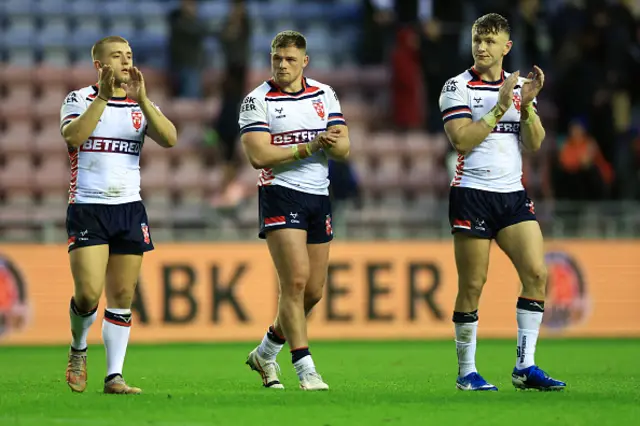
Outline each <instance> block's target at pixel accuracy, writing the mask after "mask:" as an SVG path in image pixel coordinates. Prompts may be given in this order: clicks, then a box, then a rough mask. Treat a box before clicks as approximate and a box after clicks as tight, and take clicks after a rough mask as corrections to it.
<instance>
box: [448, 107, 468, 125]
mask: <svg viewBox="0 0 640 426" xmlns="http://www.w3.org/2000/svg"><path fill="white" fill-rule="evenodd" d="M472 117H473V116H472V115H471V108H469V107H468V106H467V105H458V106H454V107H451V108H447V109H445V110H444V111H442V120H443V121H444V122H445V123H446V122H447V121H449V120H454V119H456V118H472Z"/></svg>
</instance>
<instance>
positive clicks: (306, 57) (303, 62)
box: [302, 55, 309, 68]
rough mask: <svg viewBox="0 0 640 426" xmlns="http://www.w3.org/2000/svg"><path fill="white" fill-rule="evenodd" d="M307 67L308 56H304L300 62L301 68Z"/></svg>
mask: <svg viewBox="0 0 640 426" xmlns="http://www.w3.org/2000/svg"><path fill="white" fill-rule="evenodd" d="M307 65H309V55H304V59H303V60H302V68H306V67H307Z"/></svg>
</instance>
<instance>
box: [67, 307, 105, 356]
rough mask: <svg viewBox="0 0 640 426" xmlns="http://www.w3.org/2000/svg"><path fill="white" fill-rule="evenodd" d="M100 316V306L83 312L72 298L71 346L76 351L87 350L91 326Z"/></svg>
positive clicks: (70, 312)
mask: <svg viewBox="0 0 640 426" xmlns="http://www.w3.org/2000/svg"><path fill="white" fill-rule="evenodd" d="M97 317H98V307H97V306H96V307H95V308H94V309H92V310H90V311H89V312H81V311H80V309H79V308H78V306H77V305H76V301H75V300H74V299H73V297H72V298H71V302H70V303H69V319H70V320H71V348H72V349H73V350H74V351H79V352H81V351H86V350H87V335H88V334H89V328H90V327H91V325H92V324H93V323H94V321H95V320H96V318H97Z"/></svg>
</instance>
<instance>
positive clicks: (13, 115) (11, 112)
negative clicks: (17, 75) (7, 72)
mask: <svg viewBox="0 0 640 426" xmlns="http://www.w3.org/2000/svg"><path fill="white" fill-rule="evenodd" d="M8 92H9V93H8V96H7V97H5V98H4V99H2V103H0V117H5V119H6V120H7V121H12V120H19V119H26V118H32V117H33V103H34V102H33V89H32V87H31V85H30V84H25V83H15V84H12V85H10V86H9V88H8Z"/></svg>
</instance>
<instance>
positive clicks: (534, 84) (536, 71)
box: [520, 65, 544, 105]
mask: <svg viewBox="0 0 640 426" xmlns="http://www.w3.org/2000/svg"><path fill="white" fill-rule="evenodd" d="M542 86H544V73H543V72H542V70H541V69H540V67H538V66H536V65H534V66H533V72H530V73H529V75H527V81H526V82H525V83H524V85H523V86H522V91H521V92H520V96H521V97H522V105H528V104H530V103H531V102H533V99H534V98H535V97H536V96H538V93H540V90H542Z"/></svg>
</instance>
